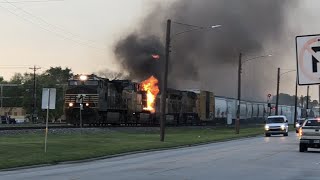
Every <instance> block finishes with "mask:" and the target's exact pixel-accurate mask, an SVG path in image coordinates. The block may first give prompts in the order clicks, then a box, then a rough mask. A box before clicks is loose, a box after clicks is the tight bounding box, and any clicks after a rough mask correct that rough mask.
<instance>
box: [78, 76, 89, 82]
mask: <svg viewBox="0 0 320 180" xmlns="http://www.w3.org/2000/svg"><path fill="white" fill-rule="evenodd" d="M87 79H88V76H86V75H81V76H80V80H81V81H86V80H87Z"/></svg>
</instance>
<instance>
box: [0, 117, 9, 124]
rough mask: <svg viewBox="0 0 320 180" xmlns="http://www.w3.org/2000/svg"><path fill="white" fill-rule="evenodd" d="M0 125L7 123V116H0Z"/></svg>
mask: <svg viewBox="0 0 320 180" xmlns="http://www.w3.org/2000/svg"><path fill="white" fill-rule="evenodd" d="M0 119H1V124H7V123H8V117H7V116H0Z"/></svg>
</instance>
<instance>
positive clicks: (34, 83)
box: [29, 65, 40, 123]
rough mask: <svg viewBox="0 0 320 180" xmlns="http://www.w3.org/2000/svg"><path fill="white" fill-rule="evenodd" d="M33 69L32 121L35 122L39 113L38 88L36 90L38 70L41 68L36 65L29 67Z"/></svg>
mask: <svg viewBox="0 0 320 180" xmlns="http://www.w3.org/2000/svg"><path fill="white" fill-rule="evenodd" d="M29 69H31V70H33V95H32V99H33V107H32V122H33V123H35V118H36V114H37V90H36V71H37V70H38V69H40V68H37V67H36V66H35V65H34V66H33V68H29Z"/></svg>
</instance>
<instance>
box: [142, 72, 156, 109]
mask: <svg viewBox="0 0 320 180" xmlns="http://www.w3.org/2000/svg"><path fill="white" fill-rule="evenodd" d="M141 90H142V91H146V92H147V107H144V108H143V109H144V110H147V111H150V112H152V113H154V112H155V111H156V110H155V103H156V97H157V94H158V93H159V87H158V79H157V78H155V77H154V76H151V77H149V78H148V79H147V80H144V81H142V82H141Z"/></svg>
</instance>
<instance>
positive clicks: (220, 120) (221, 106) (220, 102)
mask: <svg viewBox="0 0 320 180" xmlns="http://www.w3.org/2000/svg"><path fill="white" fill-rule="evenodd" d="M227 112H228V106H227V99H226V98H224V97H218V96H216V97H215V122H216V124H226V123H227Z"/></svg>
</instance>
